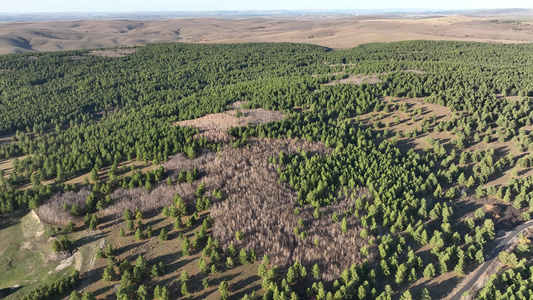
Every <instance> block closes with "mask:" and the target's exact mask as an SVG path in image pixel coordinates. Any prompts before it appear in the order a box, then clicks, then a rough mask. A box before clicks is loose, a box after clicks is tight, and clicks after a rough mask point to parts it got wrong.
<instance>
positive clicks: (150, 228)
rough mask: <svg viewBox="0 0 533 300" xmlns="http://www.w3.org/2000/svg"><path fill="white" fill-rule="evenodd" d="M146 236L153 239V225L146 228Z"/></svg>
mask: <svg viewBox="0 0 533 300" xmlns="http://www.w3.org/2000/svg"><path fill="white" fill-rule="evenodd" d="M146 236H147V237H148V238H151V237H152V226H151V225H148V227H146Z"/></svg>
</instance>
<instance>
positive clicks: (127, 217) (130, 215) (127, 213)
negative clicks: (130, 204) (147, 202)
mask: <svg viewBox="0 0 533 300" xmlns="http://www.w3.org/2000/svg"><path fill="white" fill-rule="evenodd" d="M132 218H133V213H132V212H131V210H130V209H129V208H126V209H125V210H124V220H125V221H129V220H131V219H132Z"/></svg>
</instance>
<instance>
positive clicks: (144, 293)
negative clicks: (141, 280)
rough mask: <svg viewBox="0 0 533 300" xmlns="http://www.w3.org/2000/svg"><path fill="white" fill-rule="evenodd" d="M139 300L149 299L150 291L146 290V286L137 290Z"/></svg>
mask: <svg viewBox="0 0 533 300" xmlns="http://www.w3.org/2000/svg"><path fill="white" fill-rule="evenodd" d="M137 298H138V299H139V300H147V299H148V291H147V290H146V286H144V284H141V285H140V286H139V288H138V289H137Z"/></svg>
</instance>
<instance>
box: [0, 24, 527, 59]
mask: <svg viewBox="0 0 533 300" xmlns="http://www.w3.org/2000/svg"><path fill="white" fill-rule="evenodd" d="M495 19H498V20H501V22H495ZM505 20H519V21H522V22H503V21H505ZM528 21H529V20H527V19H526V18H525V17H524V16H521V17H518V18H517V17H516V16H512V15H508V16H506V15H485V16H481V15H479V16H476V17H473V16H460V15H449V16H437V15H432V16H423V15H418V16H416V15H413V16H389V15H374V16H350V17H346V16H343V17H341V16H338V17H328V18H326V17H324V18H299V17H285V18H281V17H280V18H272V17H270V18H250V17H249V18H234V19H216V18H186V19H168V20H84V21H47V22H6V23H2V26H0V54H6V53H17V52H29V51H57V50H73V49H92V48H102V47H112V46H125V45H136V44H144V43H153V42H188V43H245V42H294V43H309V44H317V45H322V46H326V47H330V48H333V49H346V48H352V47H355V46H357V45H360V44H364V43H371V42H394V41H405V40H456V41H477V42H494V43H519V42H532V41H533V25H532V24H531V22H528ZM94 54H95V55H115V56H122V55H126V54H127V53H124V52H123V53H120V54H117V53H94Z"/></svg>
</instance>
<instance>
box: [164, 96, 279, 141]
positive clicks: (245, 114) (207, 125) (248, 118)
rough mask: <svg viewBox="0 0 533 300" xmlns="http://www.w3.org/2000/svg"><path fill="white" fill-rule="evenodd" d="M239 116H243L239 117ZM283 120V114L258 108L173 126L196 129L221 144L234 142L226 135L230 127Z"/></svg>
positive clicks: (237, 104) (220, 114) (204, 117)
mask: <svg viewBox="0 0 533 300" xmlns="http://www.w3.org/2000/svg"><path fill="white" fill-rule="evenodd" d="M242 104H243V103H242V102H237V103H234V105H235V106H236V107H240V105H242ZM239 114H241V115H240V116H239ZM283 118H285V114H284V113H283V112H280V111H272V110H265V109H262V108H256V109H242V110H238V111H226V112H222V113H218V114H209V115H205V116H203V117H201V118H198V119H194V120H186V121H180V122H176V123H174V124H173V125H179V126H185V127H189V126H192V127H196V128H198V129H199V130H200V134H203V135H204V136H205V137H206V138H207V139H208V140H210V141H214V142H220V141H230V140H232V137H231V136H229V135H228V134H226V133H225V131H226V130H227V129H228V128H230V127H240V126H246V125H247V124H250V125H259V124H264V123H268V122H277V121H281V120H283Z"/></svg>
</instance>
